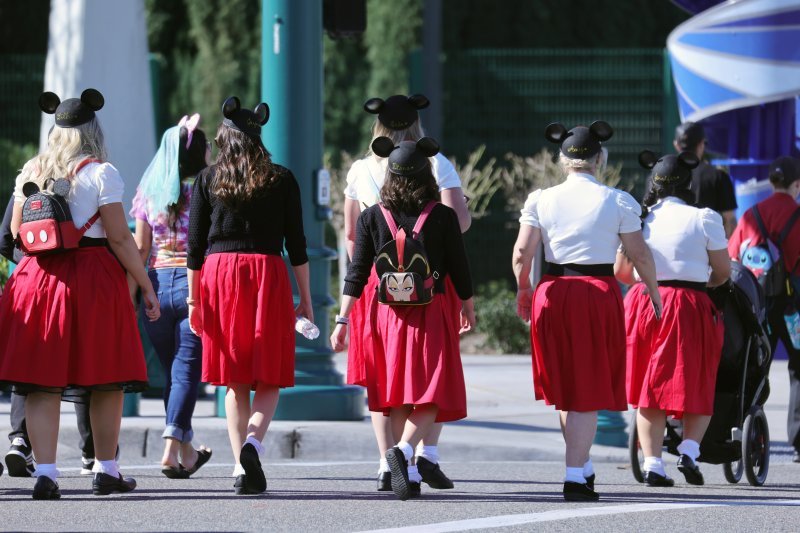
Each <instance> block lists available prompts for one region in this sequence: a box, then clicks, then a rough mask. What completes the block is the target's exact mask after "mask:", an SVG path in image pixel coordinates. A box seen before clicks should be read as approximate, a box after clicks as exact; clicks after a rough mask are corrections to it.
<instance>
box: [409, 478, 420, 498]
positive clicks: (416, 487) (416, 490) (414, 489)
mask: <svg viewBox="0 0 800 533" xmlns="http://www.w3.org/2000/svg"><path fill="white" fill-rule="evenodd" d="M408 495H409V497H410V498H419V497H420V496H422V487H420V484H419V483H414V482H413V481H409V482H408Z"/></svg>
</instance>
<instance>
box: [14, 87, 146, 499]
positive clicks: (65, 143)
mask: <svg viewBox="0 0 800 533" xmlns="http://www.w3.org/2000/svg"><path fill="white" fill-rule="evenodd" d="M103 103H104V100H103V96H102V95H101V94H100V93H99V92H98V91H96V90H94V89H87V90H85V91H84V92H83V94H82V95H81V97H80V98H70V99H68V100H65V101H64V102H61V101H60V99H59V98H58V96H56V95H55V94H53V93H50V92H47V93H44V94H42V96H41V97H40V98H39V107H40V108H41V109H42V111H44V112H45V113H50V114H53V113H55V115H56V119H55V126H54V127H53V129H52V131H51V132H50V135H49V136H48V140H47V148H46V149H45V151H44V152H43V153H42V154H40V155H39V156H37V157H36V158H34V159H33V160H31V161H30V162H28V164H26V165H25V167H24V168H23V172H22V174H21V175H20V177H19V178H18V179H17V188H16V190H15V192H14V197H15V205H14V214H13V218H12V221H11V230H12V232H13V233H14V234H15V235H16V234H17V233H19V232H20V226H21V224H22V222H23V206H24V205H25V204H26V196H30V195H31V194H33V193H35V192H36V191H37V190H38V189H39V188H40V187H41V188H44V187H45V186H47V185H49V184H50V183H51V182H50V180H51V179H55V180H58V179H59V178H66V181H56V182H55V183H54V184H53V189H54V193H55V194H56V195H58V196H62V197H65V198H66V203H67V205H68V206H69V211H70V214H71V218H72V223H74V225H75V227H77V228H82V229H83V230H85V232H84V233H83V236H82V238H80V242H79V247H78V248H71V249H63V250H59V251H58V253H51V254H48V255H27V256H26V257H25V258H24V259H23V260H22V262H21V263H20V264H19V267H17V269H16V270H15V271H14V274H13V276H11V279H10V280H9V282H8V285H7V286H6V290H5V293H4V294H3V297H2V298H0V382H6V383H12V384H13V385H14V391H15V392H16V393H17V394H21V395H26V399H25V414H26V417H27V427H28V434H29V435H30V439H31V445H32V447H33V455H34V459H35V461H36V471H35V472H34V476H36V477H37V480H36V485H35V486H34V489H33V497H34V499H57V498H60V496H61V493H60V491H59V487H58V483H56V477H57V476H58V470H57V469H56V464H55V463H56V447H57V443H58V425H59V419H60V401H61V399H62V397H63V398H64V399H67V400H71V401H85V399H86V398H87V396H88V395H90V396H91V401H90V419H91V423H92V433H93V436H94V447H95V455H96V466H97V468H98V471H97V472H96V473H95V475H94V478H93V480H92V489H93V492H94V494H96V495H105V494H110V493H112V492H129V491H131V490H133V489H134V488H135V487H136V481H135V480H133V479H131V478H123V477H122V475H121V474H120V473H119V468H118V465H117V462H116V460H115V455H116V452H117V442H118V440H119V428H120V421H121V417H122V403H123V391H138V390H143V389H144V388H145V387H146V386H147V369H146V367H145V362H144V354H143V352H142V345H141V341H140V340H139V331H138V329H137V327H136V316H135V314H134V309H133V304H132V303H131V299H130V296H129V295H128V285H127V282H126V279H125V271H124V270H123V267H124V268H125V270H127V271H128V274H130V275H131V276H132V277H133V279H134V280H135V281H136V283H137V284H138V285H139V287H141V289H142V295H143V298H144V304H145V307H146V314H147V317H148V318H149V319H150V320H156V319H157V318H158V317H159V306H158V299H157V298H156V295H155V293H154V291H153V286H152V285H151V283H150V280H149V279H148V277H147V273H146V272H145V270H144V267H143V265H142V263H141V261H140V260H139V252H138V250H137V249H136V244H135V243H134V240H133V237H132V236H131V232H130V230H128V224H127V222H126V220H125V213H124V211H123V209H122V194H123V188H124V183H123V181H122V178H121V177H120V175H119V172H117V169H116V168H114V167H113V166H112V165H111V164H110V163H106V162H104V161H105V159H106V150H105V144H104V141H103V132H102V130H101V129H100V124H99V123H98V121H97V119H96V117H95V111H97V110H99V109H100V108H102V107H103ZM37 201H38V204H37ZM37 206H38V207H39V208H42V207H43V201H42V200H36V199H32V200H31V202H29V203H28V212H27V213H28V214H27V215H26V216H27V217H28V219H26V220H25V221H26V222H27V221H28V220H36V219H37V218H38V217H36V216H34V214H32V213H34V212H35V211H36V209H37ZM45 218H47V217H45ZM67 224H69V222H67ZM23 228H24V227H23ZM86 228H88V229H86ZM62 231H69V230H68V228H67V229H62ZM47 238H48V234H47V233H46V231H45V230H41V231H36V232H34V231H32V230H30V229H29V230H26V231H24V232H23V234H22V235H19V239H20V240H21V241H22V242H25V243H27V245H35V244H36V243H37V242H38V241H37V239H38V240H41V241H42V242H46V240H47ZM109 247H110V249H111V251H113V253H114V255H112V254H111V251H109ZM114 256H116V258H115V257H114ZM120 263H121V264H122V266H120ZM99 302H102V304H100V303H99Z"/></svg>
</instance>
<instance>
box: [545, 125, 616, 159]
mask: <svg viewBox="0 0 800 533" xmlns="http://www.w3.org/2000/svg"><path fill="white" fill-rule="evenodd" d="M612 135H614V130H613V129H612V128H611V126H610V125H609V124H608V122H605V121H603V120H598V121H595V122H593V123H592V125H591V126H589V127H588V128H587V127H586V126H576V127H574V128H572V129H571V130H569V131H567V128H565V127H564V125H563V124H560V123H558V122H554V123H552V124H550V125H548V126H547V127H546V128H545V130H544V137H545V139H547V140H548V141H550V142H551V143H554V144H559V145H561V153H562V154H564V155H565V156H567V157H568V158H570V159H584V160H585V159H589V158H591V157H593V156H595V155H597V153H598V152H599V151H600V148H601V143H603V142H605V141H607V140H609V139H610V138H611V136H612Z"/></svg>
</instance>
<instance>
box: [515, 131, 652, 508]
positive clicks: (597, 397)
mask: <svg viewBox="0 0 800 533" xmlns="http://www.w3.org/2000/svg"><path fill="white" fill-rule="evenodd" d="M612 133H613V132H612V130H611V126H609V125H608V124H607V123H605V122H602V121H598V122H595V123H593V124H592V125H591V126H590V127H588V128H587V127H584V126H578V127H576V128H573V129H572V130H570V131H567V130H566V128H565V127H564V126H562V125H561V124H551V125H550V126H548V127H547V129H546V130H545V137H546V138H547V139H548V140H549V141H551V142H554V143H558V144H560V145H561V156H560V164H561V167H562V168H563V169H564V171H565V173H566V174H567V179H566V181H564V183H561V184H560V185H556V186H555V187H551V188H549V189H546V190H537V191H534V192H533V193H531V195H530V196H529V197H528V199H527V201H526V202H525V206H524V208H523V209H522V217H521V218H520V230H519V236H518V237H517V242H516V244H515V247H514V255H513V262H512V266H513V268H514V273H515V275H516V278H517V286H518V287H519V290H518V292H517V313H518V314H519V316H520V317H522V319H523V320H530V321H531V341H532V346H533V383H534V391H535V394H536V399H537V400H542V399H543V400H544V401H545V402H546V403H547V404H548V405H554V406H555V408H556V409H558V410H559V411H560V422H561V429H562V433H563V435H564V441H565V442H566V447H567V450H566V467H567V469H566V475H565V477H564V489H563V493H564V498H565V499H566V500H568V501H596V500H597V499H599V495H598V494H597V493H596V492H595V491H594V481H595V474H594V468H593V466H592V461H591V459H590V450H591V446H592V441H593V439H594V434H595V431H596V429H597V411H599V410H601V409H607V410H613V411H624V410H625V409H627V403H626V402H625V323H624V317H623V307H622V295H621V293H620V290H619V286H618V285H617V281H616V280H615V279H614V270H613V266H614V258H615V256H616V251H617V248H618V247H619V244H620V241H622V243H623V244H624V245H625V247H626V248H627V249H628V251H629V254H630V256H631V257H632V259H633V260H634V263H635V264H636V266H637V268H638V269H639V271H640V272H641V274H642V278H643V279H644V280H645V282H646V283H647V285H648V287H650V288H652V290H653V302H652V303H653V306H654V308H655V309H656V310H660V308H661V302H660V299H659V297H658V291H657V290H656V280H655V270H654V267H653V258H652V255H651V254H650V250H649V249H648V248H647V245H646V244H645V243H644V239H643V238H642V232H641V221H640V219H639V214H640V213H641V210H640V208H639V205H638V204H637V203H636V202H635V201H634V199H633V197H631V196H630V195H629V194H628V193H625V192H622V191H618V190H616V189H612V188H610V187H606V186H605V185H602V184H600V183H598V181H597V178H596V177H595V176H597V175H598V168H600V167H602V165H603V163H604V161H603V158H604V156H603V152H602V150H601V142H603V141H606V140H608V139H609V138H610V137H611V135H612ZM540 242H543V243H544V255H545V258H546V259H547V261H548V262H549V263H550V268H549V269H548V270H547V273H546V274H545V275H544V277H542V280H541V281H540V282H539V285H538V286H537V287H536V290H535V292H534V290H533V289H532V288H531V280H530V272H531V264H532V262H533V257H534V254H535V252H536V249H537V247H538V245H539V243H540Z"/></svg>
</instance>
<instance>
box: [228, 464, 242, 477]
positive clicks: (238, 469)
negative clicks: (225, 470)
mask: <svg viewBox="0 0 800 533" xmlns="http://www.w3.org/2000/svg"><path fill="white" fill-rule="evenodd" d="M243 475H244V467H243V466H242V465H240V464H239V463H236V466H234V467H233V474H231V477H239V476H243Z"/></svg>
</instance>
